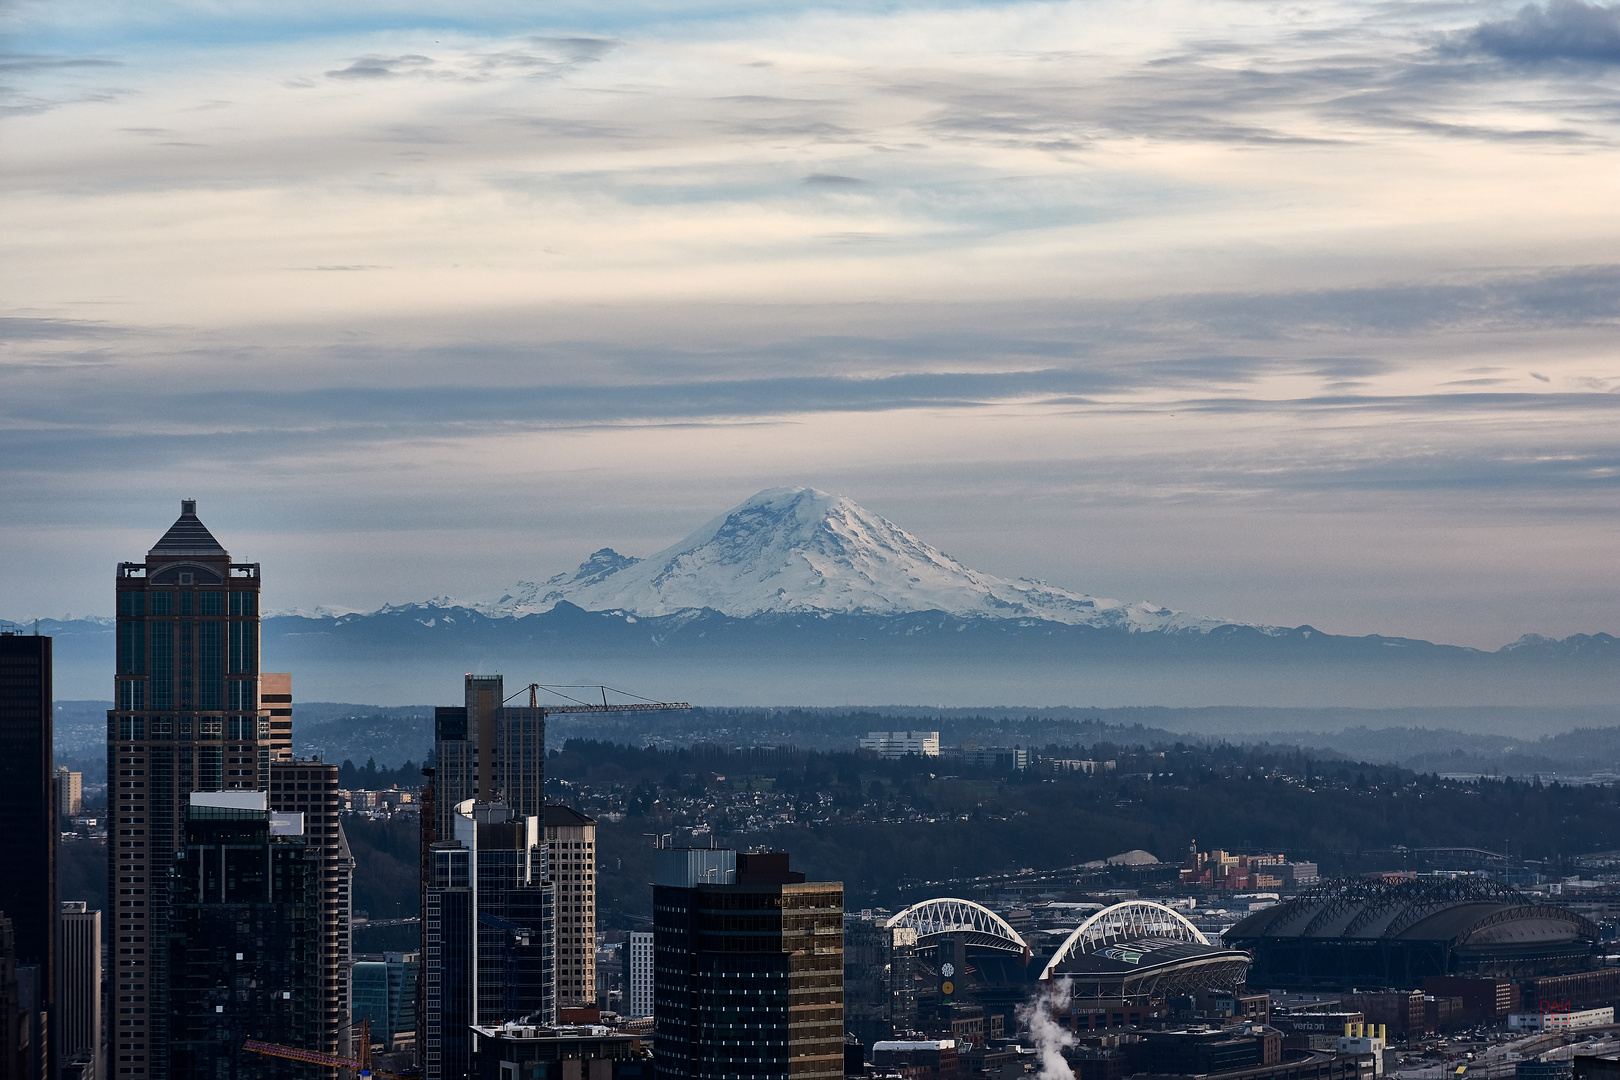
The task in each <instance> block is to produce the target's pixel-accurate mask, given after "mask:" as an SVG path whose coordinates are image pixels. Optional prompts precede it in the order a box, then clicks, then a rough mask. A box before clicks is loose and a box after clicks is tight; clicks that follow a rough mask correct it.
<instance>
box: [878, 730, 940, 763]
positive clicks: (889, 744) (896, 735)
mask: <svg viewBox="0 0 1620 1080" xmlns="http://www.w3.org/2000/svg"><path fill="white" fill-rule="evenodd" d="M861 749H862V750H871V751H873V752H875V753H876V754H877V756H878V757H880V758H903V757H907V756H909V755H913V754H914V755H916V756H918V757H939V732H937V731H868V732H867V733H866V738H864V739H862V740H861Z"/></svg>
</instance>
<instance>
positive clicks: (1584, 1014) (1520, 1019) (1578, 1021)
mask: <svg viewBox="0 0 1620 1080" xmlns="http://www.w3.org/2000/svg"><path fill="white" fill-rule="evenodd" d="M1612 1023H1614V1006H1612V1005H1606V1006H1604V1007H1603V1008H1601V1009H1568V1010H1564V1011H1554V1012H1533V1013H1509V1014H1508V1030H1509V1031H1580V1030H1581V1029H1582V1028H1594V1027H1604V1026H1605V1025H1608V1024H1612Z"/></svg>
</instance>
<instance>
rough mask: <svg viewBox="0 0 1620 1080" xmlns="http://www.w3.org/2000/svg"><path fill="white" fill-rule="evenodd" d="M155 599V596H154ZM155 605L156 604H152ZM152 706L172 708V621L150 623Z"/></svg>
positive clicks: (155, 707)
mask: <svg viewBox="0 0 1620 1080" xmlns="http://www.w3.org/2000/svg"><path fill="white" fill-rule="evenodd" d="M154 599H155V597H154ZM152 606H153V607H156V606H157V605H156V604H153V605H152ZM151 630H152V678H151V680H150V681H151V683H152V692H151V698H152V708H154V709H172V708H174V623H168V622H158V623H152V624H151Z"/></svg>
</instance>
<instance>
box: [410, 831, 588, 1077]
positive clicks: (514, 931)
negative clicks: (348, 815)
mask: <svg viewBox="0 0 1620 1080" xmlns="http://www.w3.org/2000/svg"><path fill="white" fill-rule="evenodd" d="M540 822H541V818H540V816H539V815H538V814H534V815H528V816H519V815H517V814H514V813H513V812H512V810H511V808H509V807H507V806H505V805H503V804H501V803H475V802H473V801H472V800H470V799H468V800H464V801H463V802H462V803H461V804H460V805H459V806H457V807H456V808H455V815H454V820H453V822H452V827H451V831H450V832H449V833H448V834H447V835H448V836H450V837H453V839H444V840H439V841H437V842H435V843H434V844H433V846H432V848H431V849H430V851H429V857H430V869H429V880H428V889H427V904H426V906H425V908H424V910H423V912H422V916H423V922H424V924H425V925H426V927H427V934H426V936H427V955H426V956H424V957H423V958H422V962H423V975H424V978H425V982H426V987H427V989H426V1013H427V1015H426V1024H425V1027H426V1031H425V1032H419V1033H418V1038H417V1045H418V1046H419V1047H421V1061H422V1071H423V1075H424V1076H425V1077H426V1078H427V1080H463V1078H464V1077H466V1076H467V1075H468V1073H469V1071H470V1070H471V1069H472V1053H473V1050H474V1047H473V1044H472V1038H473V1036H472V1035H471V1034H470V1032H469V1028H470V1026H471V1025H473V1024H486V1025H488V1024H494V1025H499V1024H501V1023H504V1022H505V1021H508V1020H521V1019H525V1018H530V1019H531V1021H532V1022H536V1023H549V1022H551V1021H552V1020H554V1019H555V1017H556V1004H555V999H554V998H553V997H552V993H553V989H554V987H553V979H554V978H555V975H554V972H553V969H552V964H553V956H552V947H553V940H554V928H553V925H552V917H553V915H552V885H551V882H550V881H549V880H547V877H546V845H545V835H544V832H543V831H542V830H543V827H542V826H541V824H540Z"/></svg>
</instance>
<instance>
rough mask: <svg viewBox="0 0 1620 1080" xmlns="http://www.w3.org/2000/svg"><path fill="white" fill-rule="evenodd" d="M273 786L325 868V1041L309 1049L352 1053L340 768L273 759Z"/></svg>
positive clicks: (349, 864) (278, 802)
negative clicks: (300, 816) (299, 816)
mask: <svg viewBox="0 0 1620 1080" xmlns="http://www.w3.org/2000/svg"><path fill="white" fill-rule="evenodd" d="M283 685H286V684H283ZM272 738H273V736H272ZM289 753H290V752H289ZM269 786H270V791H269V806H270V809H271V810H274V811H278V812H280V813H299V814H303V815H304V842H305V844H306V845H307V846H308V847H309V849H310V852H311V854H312V855H313V856H314V857H315V858H316V859H318V860H319V862H320V866H321V999H322V1014H321V1039H320V1043H319V1044H318V1045H315V1046H312V1047H310V1049H318V1050H324V1051H325V1052H326V1053H328V1054H347V1053H349V1052H350V1046H349V1042H350V1032H349V1014H350V1005H349V1002H350V996H349V995H350V986H349V958H350V956H351V954H352V952H353V945H354V929H353V915H354V903H353V898H352V892H353V878H354V856H353V855H352V854H350V852H349V840H348V837H347V836H345V835H344V833H343V825H342V823H341V822H340V821H339V820H338V767H337V766H336V765H328V764H325V763H324V762H320V761H315V760H308V761H299V760H297V759H295V758H292V757H290V756H289V757H286V758H278V759H273V760H272V761H271V762H270V785H269Z"/></svg>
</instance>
